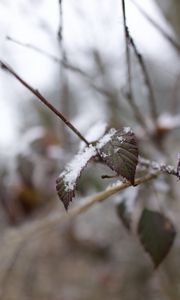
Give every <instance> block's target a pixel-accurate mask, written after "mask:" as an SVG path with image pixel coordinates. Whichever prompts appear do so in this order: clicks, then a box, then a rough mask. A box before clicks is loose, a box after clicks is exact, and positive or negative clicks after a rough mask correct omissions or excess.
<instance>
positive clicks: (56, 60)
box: [6, 36, 62, 64]
mask: <svg viewBox="0 0 180 300" xmlns="http://www.w3.org/2000/svg"><path fill="white" fill-rule="evenodd" d="M6 39H7V40H8V41H10V42H13V43H16V44H17V45H19V46H22V47H25V48H29V49H31V50H34V51H36V52H38V53H40V54H42V55H44V56H46V57H47V58H49V59H51V60H52V61H54V62H55V63H58V64H59V63H61V62H62V60H61V59H60V58H59V57H57V56H55V55H53V54H51V53H49V52H47V51H46V50H44V49H41V48H39V47H37V46H35V45H32V44H30V43H22V42H20V41H18V40H16V39H14V38H12V37H10V36H6Z"/></svg>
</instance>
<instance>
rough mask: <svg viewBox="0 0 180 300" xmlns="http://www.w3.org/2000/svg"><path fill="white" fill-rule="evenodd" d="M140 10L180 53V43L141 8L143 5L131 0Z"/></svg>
mask: <svg viewBox="0 0 180 300" xmlns="http://www.w3.org/2000/svg"><path fill="white" fill-rule="evenodd" d="M130 1H131V2H132V3H133V4H134V6H135V7H136V8H137V9H138V11H139V12H140V13H141V14H142V15H143V16H144V17H145V18H146V19H147V20H148V21H149V22H150V23H151V24H152V25H153V26H154V27H155V28H156V29H157V30H158V31H159V32H160V33H161V34H162V35H163V36H164V38H165V39H166V40H167V41H168V42H169V43H170V44H171V45H172V46H173V47H174V48H175V50H176V51H177V53H178V54H180V45H179V43H178V42H177V41H175V40H174V39H173V38H172V37H171V36H170V35H169V34H168V33H167V32H166V31H165V30H164V29H163V28H162V27H161V26H160V25H159V24H158V23H157V22H156V21H155V20H154V19H152V18H151V17H150V16H149V15H148V14H147V12H146V11H145V10H144V9H142V8H141V6H140V5H139V4H138V3H137V2H136V1H134V0H130Z"/></svg>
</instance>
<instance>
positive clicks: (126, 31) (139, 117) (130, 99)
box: [122, 0, 149, 135]
mask: <svg viewBox="0 0 180 300" xmlns="http://www.w3.org/2000/svg"><path fill="white" fill-rule="evenodd" d="M122 12H123V25H124V34H125V43H126V60H127V81H128V85H129V91H128V97H127V100H128V102H129V104H130V106H131V107H132V110H133V113H134V115H135V117H136V120H137V121H138V122H139V123H140V124H141V125H142V127H143V129H144V130H145V131H146V133H147V134H148V135H149V129H148V127H147V124H146V121H145V119H144V117H143V115H142V114H141V111H140V110H139V108H138V106H137V105H136V103H135V100H134V95H133V89H132V77H131V57H130V48H129V43H130V34H129V29H128V26H127V21H126V7H125V1H124V0H122Z"/></svg>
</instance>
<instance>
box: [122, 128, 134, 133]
mask: <svg viewBox="0 0 180 300" xmlns="http://www.w3.org/2000/svg"><path fill="white" fill-rule="evenodd" d="M123 132H124V133H126V134H127V133H132V129H131V127H123Z"/></svg>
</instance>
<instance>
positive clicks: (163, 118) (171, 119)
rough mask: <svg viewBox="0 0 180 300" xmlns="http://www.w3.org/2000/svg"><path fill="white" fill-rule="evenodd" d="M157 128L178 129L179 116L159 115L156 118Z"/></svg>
mask: <svg viewBox="0 0 180 300" xmlns="http://www.w3.org/2000/svg"><path fill="white" fill-rule="evenodd" d="M158 125H159V127H163V128H167V129H173V128H176V127H180V115H175V116H173V115H171V114H169V113H164V114H161V115H160V116H159V118H158Z"/></svg>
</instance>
